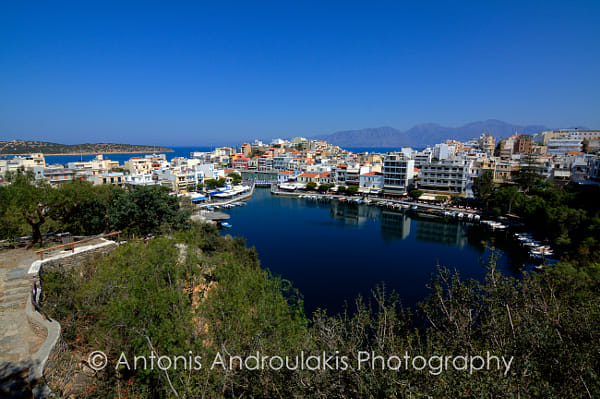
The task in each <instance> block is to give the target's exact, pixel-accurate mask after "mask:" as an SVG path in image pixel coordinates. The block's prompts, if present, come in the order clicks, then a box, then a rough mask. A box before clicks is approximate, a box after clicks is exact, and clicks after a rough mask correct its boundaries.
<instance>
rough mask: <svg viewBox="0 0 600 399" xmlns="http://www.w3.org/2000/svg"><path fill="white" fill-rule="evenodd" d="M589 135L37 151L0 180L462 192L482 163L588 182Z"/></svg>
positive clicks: (497, 172) (599, 136) (499, 173)
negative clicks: (81, 154)
mask: <svg viewBox="0 0 600 399" xmlns="http://www.w3.org/2000/svg"><path fill="white" fill-rule="evenodd" d="M599 143H600V130H577V129H563V130H553V131H542V132H539V133H537V134H535V135H533V136H531V135H523V134H517V133H516V134H514V135H513V136H511V137H508V138H505V139H502V140H499V141H498V142H497V141H496V138H495V137H493V136H492V135H490V134H489V133H483V134H481V136H480V137H477V138H473V139H471V140H469V141H467V142H459V141H456V140H446V142H444V143H439V144H436V145H434V146H433V147H427V148H424V149H420V150H416V149H413V148H410V147H403V148H401V149H400V150H398V151H396V152H388V153H377V152H358V153H353V152H350V151H347V150H344V149H342V148H340V147H338V146H335V145H332V144H329V143H327V142H326V141H323V140H308V139H306V138H303V137H296V138H293V139H291V140H282V139H275V140H272V141H271V142H270V143H265V142H263V141H260V140H255V141H254V142H253V143H252V144H249V143H244V144H242V145H241V146H240V148H231V147H220V148H216V149H214V150H213V151H211V152H192V153H191V154H190V156H189V158H184V157H175V158H173V159H171V160H170V161H169V160H167V157H166V155H165V154H147V155H145V156H144V157H132V158H131V159H129V160H128V161H125V162H124V164H122V165H120V164H119V163H118V162H117V161H112V160H109V159H105V158H104V157H103V156H102V155H98V156H96V157H95V158H94V159H92V160H90V161H77V162H69V163H68V164H66V165H52V164H49V163H48V162H47V158H45V157H44V154H41V153H37V154H31V155H29V156H15V157H13V158H12V159H3V160H0V179H2V180H1V181H2V182H3V183H4V184H6V175H7V173H8V172H11V171H16V170H18V169H24V170H26V171H31V172H32V173H33V174H34V175H35V177H36V178H38V179H46V180H47V181H48V182H49V183H50V184H51V185H52V186H56V185H60V184H62V183H64V182H67V181H70V180H73V179H86V180H88V181H90V182H92V183H93V184H94V185H104V184H111V185H115V186H120V187H128V188H135V187H136V186H140V185H143V186H147V185H160V186H166V187H169V188H170V189H171V190H172V192H173V193H177V194H178V195H183V196H190V197H191V198H192V200H193V201H194V202H201V201H204V200H206V199H208V198H210V197H211V196H213V195H220V196H223V195H224V196H226V195H228V192H232V191H233V192H237V191H239V190H240V188H239V187H240V186H238V188H234V187H233V186H232V183H236V184H239V183H240V181H235V178H236V176H237V178H238V179H239V177H241V178H243V179H244V180H246V181H253V182H260V183H263V184H277V186H278V189H279V190H282V191H298V190H304V189H307V188H308V189H316V188H319V187H320V188H322V189H325V190H322V191H337V190H338V189H340V188H342V189H343V190H344V189H346V188H354V192H358V193H363V194H370V195H376V194H382V193H383V194H385V195H392V196H393V195H405V194H407V193H408V192H409V191H410V190H412V189H418V190H421V191H422V192H423V193H424V195H423V197H422V199H427V198H428V197H429V198H431V199H433V198H436V197H438V198H439V197H440V196H448V197H450V196H460V197H465V198H472V197H473V195H474V193H473V183H474V181H475V179H476V178H477V177H479V176H481V175H482V174H483V173H484V172H485V171H491V172H492V174H493V181H494V182H495V183H499V184H510V183H511V182H513V181H514V180H515V179H516V177H517V176H518V175H519V172H520V171H522V170H523V169H524V168H529V169H535V171H536V173H538V174H539V175H541V176H543V178H545V179H547V180H548V181H550V182H552V183H554V184H557V185H564V184H567V183H569V182H579V183H583V184H594V183H597V182H598V181H599V180H600V156H599V149H600V144H599ZM236 190H237V191H236Z"/></svg>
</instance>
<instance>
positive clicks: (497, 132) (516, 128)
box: [311, 119, 550, 148]
mask: <svg viewBox="0 0 600 399" xmlns="http://www.w3.org/2000/svg"><path fill="white" fill-rule="evenodd" d="M543 130H550V129H549V128H548V127H546V126H543V125H514V124H510V123H507V122H503V121H500V120H498V119H488V120H485V121H476V122H470V123H467V124H465V125H462V126H459V127H446V126H442V125H439V124H437V123H421V124H417V125H414V126H412V127H411V128H410V129H408V130H406V131H402V130H399V129H396V128H393V127H391V126H382V127H376V128H364V129H356V130H344V131H339V132H335V133H331V134H327V135H320V136H315V137H311V138H313V139H324V140H327V142H328V143H332V144H334V145H338V146H340V147H372V148H376V147H401V146H411V147H423V146H428V145H434V144H437V143H440V142H444V141H445V140H448V139H454V140H459V141H467V140H469V139H471V138H475V137H479V136H480V135H481V134H482V133H484V132H489V133H490V134H491V135H492V136H494V137H496V140H500V139H502V138H505V137H508V136H510V135H512V134H514V133H515V132H516V133H521V134H535V133H537V132H540V131H543Z"/></svg>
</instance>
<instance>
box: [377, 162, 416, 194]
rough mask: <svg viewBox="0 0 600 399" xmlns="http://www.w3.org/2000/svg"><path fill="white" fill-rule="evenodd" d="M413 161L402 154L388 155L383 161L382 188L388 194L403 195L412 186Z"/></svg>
mask: <svg viewBox="0 0 600 399" xmlns="http://www.w3.org/2000/svg"><path fill="white" fill-rule="evenodd" d="M414 175H415V161H414V160H412V159H407V158H406V156H405V155H404V154H402V153H388V154H387V155H386V156H385V158H384V159H383V188H384V189H385V191H386V192H390V193H405V192H406V191H407V190H408V188H409V187H410V186H411V185H412V184H413V179H414Z"/></svg>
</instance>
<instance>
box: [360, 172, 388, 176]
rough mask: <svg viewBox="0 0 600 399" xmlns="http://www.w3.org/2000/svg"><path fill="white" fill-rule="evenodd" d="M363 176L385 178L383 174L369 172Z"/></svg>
mask: <svg viewBox="0 0 600 399" xmlns="http://www.w3.org/2000/svg"><path fill="white" fill-rule="evenodd" d="M363 176H383V173H379V172H369V173H363Z"/></svg>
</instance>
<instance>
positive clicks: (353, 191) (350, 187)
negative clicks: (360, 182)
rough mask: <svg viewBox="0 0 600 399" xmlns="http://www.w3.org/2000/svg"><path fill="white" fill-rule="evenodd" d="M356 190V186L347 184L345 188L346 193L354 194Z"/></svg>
mask: <svg viewBox="0 0 600 399" xmlns="http://www.w3.org/2000/svg"><path fill="white" fill-rule="evenodd" d="M357 192H358V186H348V187H347V188H346V194H348V195H354V194H356V193H357Z"/></svg>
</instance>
